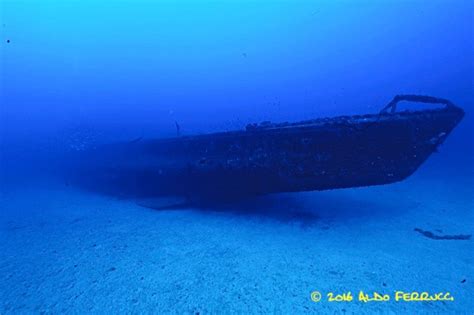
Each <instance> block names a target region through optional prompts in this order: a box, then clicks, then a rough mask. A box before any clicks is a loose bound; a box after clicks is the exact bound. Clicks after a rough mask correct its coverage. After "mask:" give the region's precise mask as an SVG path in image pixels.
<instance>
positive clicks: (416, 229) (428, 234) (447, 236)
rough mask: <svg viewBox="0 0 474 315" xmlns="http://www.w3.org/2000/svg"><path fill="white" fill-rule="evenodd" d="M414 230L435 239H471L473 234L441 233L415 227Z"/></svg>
mask: <svg viewBox="0 0 474 315" xmlns="http://www.w3.org/2000/svg"><path fill="white" fill-rule="evenodd" d="M414 231H415V232H418V233H420V234H422V235H423V236H425V237H428V238H431V239H434V240H470V239H471V236H472V235H471V234H456V235H447V234H446V235H439V234H435V233H433V232H431V231H424V230H422V229H419V228H415V229H414Z"/></svg>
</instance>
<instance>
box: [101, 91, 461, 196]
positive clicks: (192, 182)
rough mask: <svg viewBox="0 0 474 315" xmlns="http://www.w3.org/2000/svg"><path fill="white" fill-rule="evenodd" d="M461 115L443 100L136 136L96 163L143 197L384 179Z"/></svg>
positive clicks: (396, 175) (422, 156)
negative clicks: (410, 107)
mask: <svg viewBox="0 0 474 315" xmlns="http://www.w3.org/2000/svg"><path fill="white" fill-rule="evenodd" d="M400 97H402V99H399V100H406V99H405V98H403V97H406V96H400ZM413 97H415V96H413ZM416 97H418V98H420V97H419V96H416ZM399 100H397V101H396V102H394V104H391V106H392V107H394V106H395V105H396V103H397V102H398V101H399ZM408 100H411V99H408ZM423 100H428V101H429V100H436V101H437V102H436V103H441V101H445V100H441V101H440V99H435V98H429V97H428V98H427V99H423ZM423 100H420V99H415V101H423ZM446 102H448V101H446ZM463 115H464V112H463V110H462V109H460V108H459V107H456V106H454V105H452V104H451V103H449V104H448V106H446V107H445V108H439V109H430V110H422V111H413V112H410V111H406V112H398V113H397V112H395V110H393V112H387V111H383V112H382V113H380V114H374V115H364V116H343V117H335V118H326V119H316V120H310V121H303V122H298V123H283V124H270V123H263V124H260V125H249V126H247V129H246V130H243V131H233V132H224V133H215V134H207V135H199V136H187V137H176V138H172V139H161V140H148V141H143V140H141V141H136V142H133V143H123V144H117V145H114V146H110V147H108V149H107V150H106V152H108V153H107V154H103V155H102V159H101V161H102V163H100V165H101V166H100V168H102V170H103V169H108V170H109V173H108V174H109V175H110V174H112V173H113V178H114V180H113V181H111V182H113V183H114V184H115V185H117V186H119V187H122V188H123V189H124V190H127V189H128V190H129V191H134V193H143V194H150V195H159V194H162V195H167V194H174V195H186V196H239V195H249V194H250V195H251V194H268V193H278V192H295V191H310V190H325V189H335V188H347V187H358V186H370V185H381V184H388V183H393V182H397V181H401V180H403V179H405V178H407V177H408V176H409V175H411V174H412V173H413V172H414V171H415V170H416V169H417V168H418V167H419V166H420V165H421V164H422V163H423V162H424V161H425V160H426V159H427V158H428V157H429V156H430V155H431V154H432V153H433V152H435V151H436V149H437V147H438V146H439V145H440V144H441V143H442V142H443V141H444V140H445V139H446V137H447V136H448V135H449V133H450V132H451V131H452V130H453V129H454V127H455V126H456V125H457V124H458V123H459V121H460V120H461V119H462V117H463ZM96 171H97V170H96ZM98 173H100V172H96V174H98Z"/></svg>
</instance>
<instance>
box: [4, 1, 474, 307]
mask: <svg viewBox="0 0 474 315" xmlns="http://www.w3.org/2000/svg"><path fill="white" fill-rule="evenodd" d="M473 33H474V22H473V4H472V1H462V0H457V1H441V0H434V1H422V0H408V1H395V0H394V1H355V0H354V1H303V0H302V1H271V0H264V1H250V0H249V1H233V0H228V1H217V0H216V1H191V0H183V1H164V0H163V1H144V0H138V1H127V0H123V1H116V2H109V1H91V0H85V1H53V0H43V1H40V0H38V1H33V0H25V1H13V0H4V1H2V2H1V4H0V58H1V59H0V65H1V67H0V76H1V81H0V88H1V89H0V114H1V116H0V141H1V142H0V145H1V146H0V163H1V164H0V211H1V214H0V252H1V255H0V274H1V275H2V276H1V278H0V279H2V280H1V281H0V313H2V314H10V313H11V314H15V313H110V312H114V313H179V314H181V313H192V314H197V313H199V314H210V313H212V314H215V313H295V314H299V313H323V314H326V313H327V314H334V313H336V314H338V313H340V314H347V313H357V314H360V313H367V314H372V313H391V314H393V313H396V314H398V313H400V314H402V313H426V314H433V313H439V314H446V313H453V314H454V313H456V314H469V313H470V312H472V310H473V308H474V305H473V302H472V295H473V293H474V290H473V288H474V287H473V280H474V279H473V258H474V257H473V254H472V253H474V248H473V245H472V242H473V241H472V239H471V240H435V239H431V238H428V237H425V236H423V235H421V234H420V233H417V232H416V231H414V228H419V229H423V230H429V231H432V232H433V233H438V234H448V235H459V234H462V235H470V234H473V232H474V226H473V223H472V222H474V220H473V219H474V218H473V214H472V209H473V206H474V198H473V196H474V141H473V139H472V138H473V131H474V120H473V118H472V116H471V112H472V110H473V109H474V107H473V104H474V80H473V75H474V57H473V56H474V49H473V38H474V34H473ZM403 93H409V94H422V95H433V96H437V97H443V98H447V99H449V100H451V101H452V102H453V103H455V104H456V105H458V106H460V107H462V108H463V109H464V110H465V111H466V116H465V117H464V119H463V121H462V122H461V123H460V124H459V125H458V126H457V127H456V128H455V130H454V131H453V132H452V134H450V135H449V137H448V138H447V140H446V142H445V143H444V144H443V145H442V146H441V147H440V149H439V152H438V153H436V154H434V155H432V156H431V157H430V158H429V159H428V160H427V161H426V162H425V163H424V164H423V165H422V167H421V168H420V169H418V170H417V172H416V173H415V174H414V175H412V176H411V177H409V178H408V179H407V180H405V181H402V182H400V183H396V184H391V185H386V186H377V187H367V188H358V189H342V190H333V191H324V192H305V193H293V194H279V195H272V196H263V197H259V198H256V199H255V200H245V201H239V202H237V203H235V204H226V205H223V206H219V207H210V208H206V207H194V206H193V205H188V206H186V207H185V208H184V209H166V208H165V209H161V210H159V211H156V210H152V209H149V208H146V207H142V206H140V203H139V202H136V201H135V200H130V199H127V198H125V199H124V198H121V197H120V196H111V195H107V194H101V193H98V192H93V191H88V190H84V189H81V188H80V187H77V186H75V185H74V184H72V183H71V182H70V181H69V179H68V176H67V172H66V170H67V171H68V172H69V171H71V169H70V168H68V167H70V163H69V162H70V157H71V154H72V153H74V152H84V151H85V150H87V149H90V148H93V147H96V146H99V145H101V144H106V143H110V142H116V141H130V140H133V139H137V138H139V137H143V138H161V137H170V136H174V135H176V123H177V124H179V126H180V132H181V134H182V135H193V134H200V133H209V132H216V131H229V130H235V129H243V128H245V126H246V125H247V124H248V123H254V122H261V121H274V122H280V121H298V120H305V119H312V118H318V117H329V116H337V115H352V114H367V113H377V112H378V111H379V110H380V109H381V108H382V107H383V106H384V105H385V104H387V103H388V102H389V101H390V100H391V99H392V97H393V96H394V95H397V94H403ZM416 106H417V105H416V104H401V107H405V108H410V107H416ZM389 145H390V144H389V143H387V146H389ZM360 290H363V291H364V292H368V293H373V292H379V293H383V294H390V295H391V297H392V299H391V300H390V301H389V302H372V303H363V302H361V301H346V302H330V301H328V300H327V294H328V293H331V292H333V293H335V294H342V293H347V292H349V291H350V292H351V293H352V295H354V296H357V295H358V293H359V291H360ZM313 291H319V292H321V293H322V294H323V300H321V301H320V302H313V301H312V300H311V292H313ZM395 291H404V292H413V291H417V292H421V291H428V292H430V293H438V292H450V294H451V295H452V296H454V298H455V300H454V301H432V302H395V301H394V300H393V299H394V294H395Z"/></svg>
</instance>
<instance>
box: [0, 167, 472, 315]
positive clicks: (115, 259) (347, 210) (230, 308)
mask: <svg viewBox="0 0 474 315" xmlns="http://www.w3.org/2000/svg"><path fill="white" fill-rule="evenodd" d="M466 178H467V179H465V180H463V181H461V180H459V179H458V178H451V179H449V180H446V179H443V180H441V179H440V178H434V177H433V178H431V177H427V176H425V177H423V176H422V175H415V176H413V177H411V178H410V179H408V180H407V181H404V182H402V183H398V184H393V185H387V186H380V187H371V188H359V189H346V190H336V191H328V192H311V193H298V194H282V195H277V196H267V197H262V198H258V199H257V200H253V201H247V202H243V203H241V204H239V205H229V206H223V207H221V208H218V209H217V208H215V209H191V208H189V209H183V210H162V211H157V210H152V209H148V208H143V207H141V206H138V205H137V204H136V202H135V201H133V200H120V199H117V198H113V197H110V196H101V195H95V194H92V193H88V192H84V191H79V190H77V189H76V188H74V187H70V186H66V185H63V184H58V183H49V182H44V183H38V184H30V185H23V186H19V185H15V186H14V185H10V186H8V188H6V187H7V186H4V187H3V188H2V192H1V204H0V207H1V209H2V211H1V217H0V223H1V225H0V252H1V256H0V274H1V275H2V276H1V279H2V281H1V283H0V313H1V314H9V313H66V312H67V313H111V312H113V313H187V314H212V313H286V314H301V313H319V314H374V313H380V314H415V313H416V314H437V313H438V314H449V313H453V314H454V313H456V314H471V313H472V311H473V310H474V302H473V301H474V299H472V296H474V290H473V282H474V279H473V277H472V276H473V275H474V273H473V255H474V254H473V253H474V248H473V241H474V240H434V239H431V238H428V237H426V236H423V235H422V234H420V233H418V232H416V231H414V228H420V229H423V230H428V231H432V232H433V233H437V234H442V235H444V234H472V232H473V222H474V220H473V214H472V209H473V206H474V201H473V200H474V197H473V196H474V189H473V187H474V185H473V182H472V180H471V179H472V177H466ZM469 178H471V179H469ZM315 290H317V291H319V292H321V293H322V300H321V301H320V302H317V303H316V302H313V301H312V300H311V292H313V291H315ZM360 290H363V291H364V292H367V293H372V292H378V293H381V294H389V295H390V296H391V300H390V301H389V302H369V303H363V302H360V301H357V297H358V293H359V291H360ZM397 290H400V291H405V292H413V291H417V292H421V291H428V292H430V293H438V292H449V293H450V294H451V296H453V297H454V301H436V302H410V303H408V302H396V301H394V300H393V298H394V292H395V291H397ZM330 292H333V293H346V292H351V293H352V295H353V296H354V297H355V298H356V300H354V301H352V302H329V301H328V300H327V294H328V293H330Z"/></svg>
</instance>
